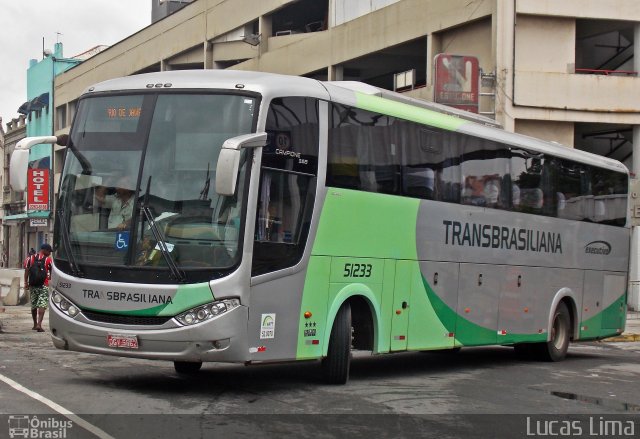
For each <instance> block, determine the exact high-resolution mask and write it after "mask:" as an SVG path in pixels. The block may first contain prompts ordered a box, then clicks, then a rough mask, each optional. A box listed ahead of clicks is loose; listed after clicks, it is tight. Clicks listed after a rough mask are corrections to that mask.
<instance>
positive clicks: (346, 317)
mask: <svg viewBox="0 0 640 439" xmlns="http://www.w3.org/2000/svg"><path fill="white" fill-rule="evenodd" d="M350 365H351V306H350V305H349V304H348V303H343V304H342V306H341V307H340V309H339V310H338V314H337V315H336V319H335V321H334V322H333V327H332V328H331V336H330V338H329V348H328V350H327V356H326V358H324V359H323V360H322V377H323V379H324V381H325V382H326V383H327V384H345V383H346V382H347V380H348V379H349V366H350Z"/></svg>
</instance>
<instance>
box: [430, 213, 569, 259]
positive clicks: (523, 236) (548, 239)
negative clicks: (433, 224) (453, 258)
mask: <svg viewBox="0 0 640 439" xmlns="http://www.w3.org/2000/svg"><path fill="white" fill-rule="evenodd" d="M442 224H443V225H444V226H445V238H444V243H445V244H448V245H459V246H467V247H484V248H492V249H504V250H519V251H532V252H540V253H560V254H562V238H561V236H560V234H559V233H554V232H545V231H541V230H532V229H521V228H517V227H507V226H494V225H491V224H475V223H471V224H470V223H461V222H459V221H449V220H444V221H442Z"/></svg>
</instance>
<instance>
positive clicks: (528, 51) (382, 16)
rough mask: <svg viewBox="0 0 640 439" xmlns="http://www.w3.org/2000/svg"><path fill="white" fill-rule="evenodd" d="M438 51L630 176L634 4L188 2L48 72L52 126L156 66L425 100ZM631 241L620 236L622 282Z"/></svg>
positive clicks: (515, 125) (485, 95)
mask: <svg viewBox="0 0 640 439" xmlns="http://www.w3.org/2000/svg"><path fill="white" fill-rule="evenodd" d="M155 1H158V0H155ZM441 53H446V54H456V55H466V56H475V57H477V59H478V61H479V67H480V69H481V75H480V80H479V81H480V89H479V91H480V97H479V99H480V103H479V110H480V112H481V113H483V114H487V115H490V116H492V117H494V118H495V119H496V120H497V121H498V122H499V123H500V124H502V125H503V126H504V127H505V129H507V130H510V131H515V132H519V133H523V134H529V135H532V136H535V137H540V138H543V139H546V140H551V141H556V142H559V143H561V144H563V145H566V146H567V147H571V148H579V149H584V150H587V151H591V152H595V153H597V154H601V155H605V156H608V157H612V158H615V159H618V160H620V161H622V162H624V163H625V164H626V165H627V166H628V167H629V168H630V169H631V170H632V171H634V172H635V173H640V151H638V152H637V153H636V154H633V149H634V145H635V148H636V149H639V150H640V99H638V96H639V95H638V90H640V78H639V77H638V74H637V72H638V71H640V8H638V3H637V0H475V1H469V0H447V1H444V0H298V1H294V0H263V1H260V2H255V1H253V0H195V1H193V2H192V3H190V4H188V5H187V6H185V7H183V8H182V9H180V10H178V11H176V12H175V13H173V14H171V15H168V16H167V17H166V18H164V19H161V20H159V21H157V22H155V23H154V24H152V25H150V26H148V27H146V28H144V29H142V30H141V31H139V32H137V33H136V34H134V35H132V36H130V37H129V38H127V39H125V40H123V41H121V42H119V43H118V44H116V45H114V46H112V47H111V48H109V49H108V50H105V51H103V52H102V53H100V54H98V55H96V56H94V57H93V58H91V59H89V60H87V61H86V62H84V63H82V64H81V65H78V66H76V67H75V68H73V69H71V70H69V71H67V72H65V73H63V74H61V75H59V76H58V77H57V78H56V83H55V91H54V96H55V102H56V109H55V116H56V117H55V118H56V121H55V124H56V132H57V133H63V132H66V131H68V125H69V122H70V121H71V119H72V116H73V113H74V111H75V105H76V100H77V98H78V96H79V95H80V93H81V92H82V91H83V90H84V89H85V88H86V87H88V86H89V85H90V84H93V83H96V82H99V81H102V80H106V79H109V78H113V77H117V76H125V75H132V74H136V73H143V72H151V71H161V70H177V69H239V70H260V71H268V72H276V73H285V74H293V75H303V76H308V77H312V78H317V79H320V80H358V81H363V82H367V83H370V84H372V85H376V86H380V87H384V88H387V89H394V88H398V85H401V86H402V88H400V90H401V91H403V92H404V93H406V94H407V95H409V96H413V97H418V98H423V99H429V100H430V99H433V97H434V73H433V72H434V59H435V57H436V55H438V54H441ZM407 72H410V75H408V76H407V75H406V74H407ZM398 74H400V76H398ZM402 75H405V76H402ZM398 77H400V78H405V79H406V77H409V78H411V79H410V81H409V82H407V81H404V82H402V81H400V82H399V81H398V79H397V78H398ZM56 154H57V155H56V159H57V160H56V162H57V163H60V160H59V159H60V158H61V154H62V152H61V151H60V150H58V152H57V153H56ZM55 172H56V173H59V172H60V166H59V165H56V166H55ZM638 242H640V238H639V235H638V233H635V232H634V249H635V250H634V261H633V264H632V274H631V279H632V280H634V282H635V280H638V279H640V273H639V270H638V267H639V266H640V262H639V261H638V259H637V258H636V257H635V255H636V254H637V253H638V249H639V248H640V246H639V245H638ZM630 304H631V305H632V306H633V307H634V308H636V309H638V308H639V307H640V294H639V292H638V283H637V282H636V283H632V290H631V294H630Z"/></svg>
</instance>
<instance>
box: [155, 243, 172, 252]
mask: <svg viewBox="0 0 640 439" xmlns="http://www.w3.org/2000/svg"><path fill="white" fill-rule="evenodd" d="M164 245H166V246H167V250H168V251H169V253H171V252H172V251H173V248H174V247H175V245H174V244H171V243H170V242H165V243H164ZM154 250H158V251H162V249H161V248H160V243H157V244H156V246H155V247H154Z"/></svg>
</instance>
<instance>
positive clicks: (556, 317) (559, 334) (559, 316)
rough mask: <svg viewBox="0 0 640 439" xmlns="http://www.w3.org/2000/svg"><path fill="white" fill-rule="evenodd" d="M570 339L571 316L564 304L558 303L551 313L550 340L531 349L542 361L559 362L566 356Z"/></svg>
mask: <svg viewBox="0 0 640 439" xmlns="http://www.w3.org/2000/svg"><path fill="white" fill-rule="evenodd" d="M570 339H571V314H569V309H568V308H567V305H566V304H565V303H564V302H560V303H559V304H558V307H557V308H556V310H555V312H554V313H553V321H552V324H551V334H550V340H549V341H547V342H546V343H536V344H534V345H533V346H532V347H533V349H534V353H535V355H536V356H537V357H538V358H539V359H541V360H543V361H561V360H563V359H564V358H565V357H566V356H567V351H568V350H569V341H570Z"/></svg>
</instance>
